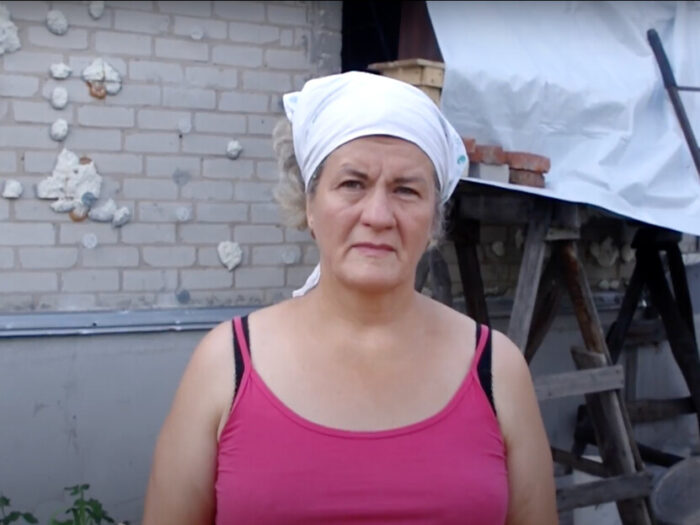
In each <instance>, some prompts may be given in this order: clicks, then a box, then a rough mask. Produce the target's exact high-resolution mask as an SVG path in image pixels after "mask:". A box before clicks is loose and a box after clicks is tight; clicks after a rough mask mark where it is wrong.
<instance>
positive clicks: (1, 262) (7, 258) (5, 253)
mask: <svg viewBox="0 0 700 525" xmlns="http://www.w3.org/2000/svg"><path fill="white" fill-rule="evenodd" d="M14 265H15V253H14V251H13V250H12V248H0V268H2V269H4V270H6V269H8V268H12V267H14Z"/></svg>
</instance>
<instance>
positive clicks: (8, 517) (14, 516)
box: [0, 492, 38, 525]
mask: <svg viewBox="0 0 700 525" xmlns="http://www.w3.org/2000/svg"><path fill="white" fill-rule="evenodd" d="M9 507H10V500H9V498H6V497H5V496H4V495H3V494H2V493H1V492H0V515H2V516H0V525H9V524H10V523H13V522H15V521H17V520H19V519H20V518H22V519H23V520H24V521H25V522H26V523H38V522H37V519H36V518H35V517H34V514H32V513H30V512H19V511H17V510H13V511H12V512H10V513H9V514H5V509H6V508H7V509H8V512H9Z"/></svg>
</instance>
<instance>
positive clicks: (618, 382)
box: [533, 365, 625, 401]
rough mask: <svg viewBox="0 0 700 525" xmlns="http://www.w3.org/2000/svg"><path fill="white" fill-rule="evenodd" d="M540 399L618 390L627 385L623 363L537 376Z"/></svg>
mask: <svg viewBox="0 0 700 525" xmlns="http://www.w3.org/2000/svg"><path fill="white" fill-rule="evenodd" d="M533 382H534V385H535V393H536V394H537V399H538V400H539V401H546V400H548V399H557V398H560V397H569V396H577V395H582V394H592V393H595V392H605V391H609V390H618V389H621V388H623V387H624V386H625V377H624V373H623V370H622V365H615V366H603V367H600V368H591V369H589V370H580V371H578V372H563V373H561V374H550V375H546V376H541V377H536V378H534V380H533Z"/></svg>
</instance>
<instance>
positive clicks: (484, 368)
mask: <svg viewBox="0 0 700 525" xmlns="http://www.w3.org/2000/svg"><path fill="white" fill-rule="evenodd" d="M479 339H481V325H480V324H477V329H476V340H477V344H478V341H479ZM476 366H477V373H478V375H479V382H480V383H481V388H483V389H484V393H486V398H487V399H488V400H489V403H490V404H491V408H492V409H493V413H494V414H495V413H496V405H495V403H494V402H493V377H492V374H491V330H489V335H488V337H487V338H486V344H485V345H484V349H483V351H482V352H481V357H480V359H479V362H478V363H477V365H476Z"/></svg>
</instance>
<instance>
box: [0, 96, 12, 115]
mask: <svg viewBox="0 0 700 525" xmlns="http://www.w3.org/2000/svg"><path fill="white" fill-rule="evenodd" d="M9 111H10V102H9V101H8V100H0V119H2V118H5V115H7V114H8V113H9Z"/></svg>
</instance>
